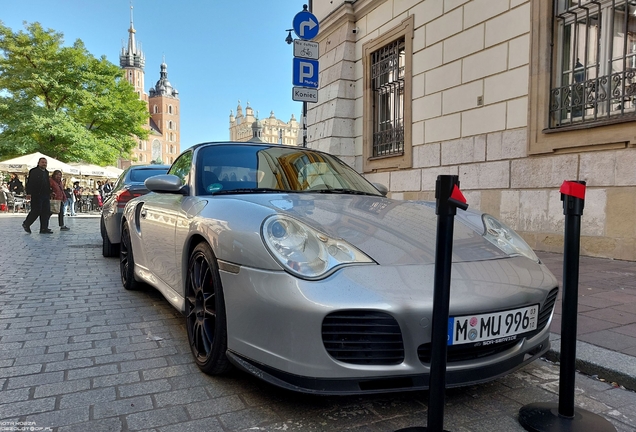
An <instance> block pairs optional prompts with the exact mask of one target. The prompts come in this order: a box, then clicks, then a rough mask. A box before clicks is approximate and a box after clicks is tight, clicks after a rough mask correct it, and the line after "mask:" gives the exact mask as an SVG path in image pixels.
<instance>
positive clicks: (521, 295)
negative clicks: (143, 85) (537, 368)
mask: <svg viewBox="0 0 636 432" xmlns="http://www.w3.org/2000/svg"><path fill="white" fill-rule="evenodd" d="M145 183H146V186H147V188H148V189H149V190H151V191H152V192H151V193H149V194H147V195H144V196H141V197H138V198H135V199H133V200H131V201H129V202H128V204H127V205H126V208H125V210H124V215H123V217H122V227H121V232H122V234H121V247H120V269H121V278H122V283H123V285H124V287H125V288H126V289H133V288H135V286H136V285H137V284H138V283H139V282H145V283H147V284H150V285H152V286H153V287H155V288H156V289H158V290H159V291H160V292H161V293H162V294H163V295H164V296H165V298H166V299H167V300H168V301H169V302H170V303H171V304H172V305H174V307H175V308H177V309H178V310H180V311H182V312H183V313H184V315H185V321H186V326H187V333H188V339H189V343H190V347H191V349H192V353H193V355H194V358H195V361H196V363H197V365H198V366H199V368H200V369H201V370H203V371H204V372H206V373H209V374H221V373H223V372H226V371H228V369H229V368H231V367H232V365H234V366H236V367H238V368H240V369H242V370H244V371H247V372H249V373H251V374H254V375H255V376H257V377H259V378H261V379H263V380H266V381H268V382H270V383H272V384H275V385H277V386H281V387H284V388H288V389H291V390H295V391H300V392H307V393H319V394H354V393H365V392H389V391H404V390H415V389H425V388H427V386H428V381H429V377H428V373H429V370H430V359H431V318H432V317H431V315H432V306H433V304H432V302H433V301H432V299H433V275H434V267H435V265H434V256H435V250H434V249H435V238H436V221H437V216H436V215H435V203H431V202H423V201H396V200H392V199H388V198H386V197H385V196H384V195H383V193H381V192H380V191H379V189H381V188H378V187H376V186H374V185H372V184H371V183H369V182H368V181H367V180H366V179H365V178H364V177H362V176H361V175H359V174H358V173H357V172H356V171H354V170H353V169H351V168H350V167H349V166H347V165H346V164H345V163H343V162H342V161H340V160H339V159H337V158H336V157H334V156H331V155H329V154H326V153H322V152H319V151H315V150H311V149H307V148H298V147H286V146H280V145H274V144H262V143H206V144H199V145H196V146H194V147H191V148H189V149H187V150H186V151H184V152H183V153H182V154H181V155H180V156H179V158H178V159H177V160H176V161H175V162H174V164H173V165H172V167H171V168H170V170H169V171H168V173H167V174H164V175H158V176H154V177H151V178H149V179H147V180H146V182H145ZM556 297H557V281H556V279H555V278H554V276H553V275H552V274H551V273H550V272H549V271H548V269H547V268H546V267H545V265H543V264H542V263H541V262H540V260H539V259H538V258H537V256H536V255H535V254H534V252H533V251H532V250H531V249H530V247H529V246H528V245H527V244H526V243H525V242H524V241H523V240H522V239H521V237H519V236H518V235H517V234H516V233H515V232H514V231H513V230H511V229H510V228H508V227H507V226H506V225H505V224H503V223H502V222H500V221H498V220H497V219H496V218H494V217H492V216H490V215H487V214H482V213H479V212H475V211H470V210H469V211H461V210H460V211H458V214H457V217H456V218H455V230H454V246H453V266H452V280H451V292H450V317H449V323H448V357H447V359H448V360H447V377H446V383H447V385H448V386H449V387H452V386H463V385H469V384H474V383H480V382H485V381H488V380H492V379H495V378H497V377H499V376H502V375H505V374H507V373H510V372H511V371H513V370H515V369H517V368H519V367H521V366H522V365H524V364H526V363H528V362H530V361H532V360H534V359H536V358H537V357H539V356H540V355H542V354H543V353H545V352H546V350H547V349H548V347H549V340H548V336H549V326H550V322H551V319H552V312H553V309H554V304H555V301H556Z"/></svg>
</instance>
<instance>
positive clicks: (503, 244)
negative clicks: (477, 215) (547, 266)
mask: <svg viewBox="0 0 636 432" xmlns="http://www.w3.org/2000/svg"><path fill="white" fill-rule="evenodd" d="M481 218H482V220H483V221H484V238H485V239H486V240H488V241H489V242H490V243H492V244H494V245H495V246H497V247H498V248H499V249H501V250H502V251H504V252H505V253H506V254H508V255H510V256H518V255H523V256H525V257H527V258H530V259H531V260H533V261H535V262H539V257H537V255H536V254H535V253H534V251H533V250H532V248H531V247H530V246H528V243H526V242H525V240H524V239H522V238H521V236H520V235H519V234H517V233H516V232H514V231H513V230H512V228H510V227H509V226H507V225H506V224H504V223H503V222H501V221H499V220H497V219H495V218H494V217H493V216H490V215H489V214H484V215H482V217H481Z"/></svg>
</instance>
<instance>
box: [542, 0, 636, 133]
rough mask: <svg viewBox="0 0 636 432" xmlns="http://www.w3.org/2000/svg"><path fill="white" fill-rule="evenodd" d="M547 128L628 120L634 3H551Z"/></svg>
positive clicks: (633, 87)
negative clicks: (551, 82) (551, 64)
mask: <svg viewBox="0 0 636 432" xmlns="http://www.w3.org/2000/svg"><path fill="white" fill-rule="evenodd" d="M554 5H555V10H554V16H555V19H556V21H557V26H556V28H557V31H558V34H557V35H556V40H557V41H558V44H557V46H556V49H557V53H556V59H557V62H556V64H555V65H554V66H555V67H556V70H555V75H556V76H555V77H554V80H555V81H554V83H555V85H552V86H551V92H550V127H551V128H559V127H565V126H571V125H576V124H583V123H592V122H599V123H602V122H607V121H614V120H619V121H621V120H630V117H634V118H636V117H635V111H636V110H635V106H636V0H555V2H554Z"/></svg>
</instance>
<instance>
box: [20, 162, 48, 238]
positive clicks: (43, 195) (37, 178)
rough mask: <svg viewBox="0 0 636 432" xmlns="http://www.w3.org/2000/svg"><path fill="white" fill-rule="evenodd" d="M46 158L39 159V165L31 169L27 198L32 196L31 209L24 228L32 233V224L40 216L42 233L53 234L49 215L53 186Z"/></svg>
mask: <svg viewBox="0 0 636 432" xmlns="http://www.w3.org/2000/svg"><path fill="white" fill-rule="evenodd" d="M46 164H47V162H46V158H40V159H39V160H38V166H36V167H35V168H33V169H31V171H29V177H28V178H27V184H26V193H27V198H28V197H29V196H30V197H31V211H30V212H29V214H28V215H27V218H26V220H25V221H24V222H22V228H24V230H25V231H26V232H28V233H29V234H31V225H32V224H33V222H35V220H36V219H37V218H38V217H39V218H40V234H51V233H53V231H51V230H50V229H49V217H51V186H50V184H49V172H48V171H47V170H46Z"/></svg>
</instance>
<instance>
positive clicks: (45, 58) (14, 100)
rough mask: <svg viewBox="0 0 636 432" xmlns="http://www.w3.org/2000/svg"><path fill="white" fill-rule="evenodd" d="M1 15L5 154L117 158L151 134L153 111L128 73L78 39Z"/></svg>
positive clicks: (0, 114) (0, 108)
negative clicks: (13, 23) (13, 25)
mask: <svg viewBox="0 0 636 432" xmlns="http://www.w3.org/2000/svg"><path fill="white" fill-rule="evenodd" d="M24 26H25V30H26V31H19V32H13V31H12V30H11V29H10V28H8V27H6V26H4V24H3V23H2V21H0V157H3V158H5V157H10V156H17V155H22V154H27V153H32V152H34V151H41V152H42V153H44V154H48V155H50V156H51V157H55V158H57V159H60V160H62V161H65V162H74V161H80V160H83V161H86V162H91V163H96V164H101V165H106V164H111V165H112V164H115V163H116V160H117V158H118V157H120V156H123V157H130V153H131V150H132V149H133V148H134V147H135V146H136V141H135V139H134V137H138V138H140V139H146V138H147V136H148V130H147V129H146V128H144V125H146V124H147V121H148V118H149V114H148V108H147V106H146V103H145V102H143V101H141V100H140V99H139V96H138V94H137V93H136V92H135V90H134V88H133V86H132V85H131V84H130V83H129V82H128V81H126V79H125V78H124V75H123V71H122V70H121V69H120V68H119V67H118V66H116V65H114V64H112V63H110V62H109V61H108V60H106V58H105V57H104V56H102V57H101V58H100V59H97V58H95V57H94V56H93V55H91V54H90V53H89V52H88V51H87V50H86V48H85V46H84V43H83V42H82V41H81V40H80V39H78V40H76V41H75V43H74V44H73V46H70V47H69V46H63V43H64V39H63V35H62V34H61V33H57V32H55V31H53V30H51V29H47V30H45V29H43V28H42V26H41V25H40V24H39V23H33V24H27V23H26V22H25V23H24Z"/></svg>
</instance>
